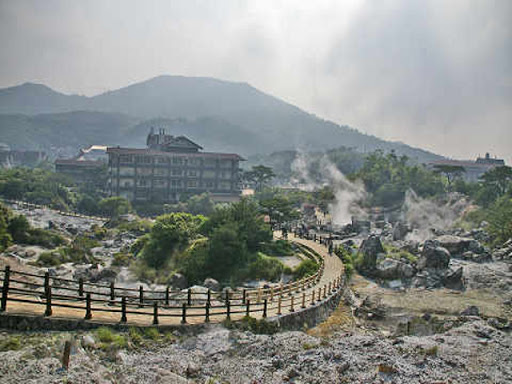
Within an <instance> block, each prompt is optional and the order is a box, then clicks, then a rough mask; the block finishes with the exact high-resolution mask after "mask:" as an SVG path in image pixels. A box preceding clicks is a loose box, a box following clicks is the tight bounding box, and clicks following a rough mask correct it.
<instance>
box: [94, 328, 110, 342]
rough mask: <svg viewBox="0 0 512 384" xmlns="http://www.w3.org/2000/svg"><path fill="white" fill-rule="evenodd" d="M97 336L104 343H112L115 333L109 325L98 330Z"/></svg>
mask: <svg viewBox="0 0 512 384" xmlns="http://www.w3.org/2000/svg"><path fill="white" fill-rule="evenodd" d="M96 336H97V337H98V340H99V341H101V342H102V343H111V342H113V341H114V333H113V332H112V330H111V329H110V328H108V327H100V328H98V329H97V330H96Z"/></svg>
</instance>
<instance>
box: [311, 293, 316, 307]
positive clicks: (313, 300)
mask: <svg viewBox="0 0 512 384" xmlns="http://www.w3.org/2000/svg"><path fill="white" fill-rule="evenodd" d="M313 304H315V290H314V289H313V291H311V305H313Z"/></svg>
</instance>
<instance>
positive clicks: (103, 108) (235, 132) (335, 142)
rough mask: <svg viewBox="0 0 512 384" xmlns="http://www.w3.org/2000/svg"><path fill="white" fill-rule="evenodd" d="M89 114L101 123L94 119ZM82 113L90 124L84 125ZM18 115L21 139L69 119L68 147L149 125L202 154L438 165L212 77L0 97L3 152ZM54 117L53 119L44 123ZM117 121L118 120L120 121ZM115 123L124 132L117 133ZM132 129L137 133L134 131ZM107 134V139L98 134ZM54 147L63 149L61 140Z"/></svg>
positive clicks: (1, 93)
mask: <svg viewBox="0 0 512 384" xmlns="http://www.w3.org/2000/svg"><path fill="white" fill-rule="evenodd" d="M77 111H81V112H82V114H81V115H80V116H79V118H77V115H73V114H72V112H77ZM95 112H101V113H104V115H94V113H95ZM87 113H91V114H92V115H91V116H92V117H91V118H85V114H87ZM20 114H21V115H24V116H26V117H25V118H24V119H21V120H24V122H23V129H20V132H32V133H33V132H34V131H37V130H38V126H42V127H44V129H43V131H45V132H46V133H47V134H50V136H51V121H54V123H55V126H56V127H59V132H62V127H60V125H59V124H62V121H63V120H66V119H67V122H68V125H69V128H68V129H69V133H70V134H71V135H72V136H73V140H70V142H71V141H72V143H73V145H76V144H77V142H80V140H81V139H82V138H83V140H84V141H85V138H87V142H88V141H89V140H90V132H92V131H94V132H98V137H97V138H98V141H103V142H105V140H107V139H108V140H111V139H115V138H116V135H117V137H118V142H119V143H121V142H129V143H130V144H132V145H133V143H137V142H138V143H140V145H142V144H143V143H144V137H145V135H146V134H147V131H146V132H142V131H141V128H140V125H141V124H142V126H144V127H147V126H148V123H147V122H151V121H153V122H154V123H156V122H158V123H159V124H162V125H164V126H165V127H167V128H170V129H171V130H172V131H173V132H177V133H180V134H187V133H188V134H190V135H191V136H192V137H193V138H194V139H195V140H197V141H198V142H199V143H200V144H201V145H203V146H204V147H205V148H206V149H208V148H210V147H212V148H215V149H216V150H225V148H228V147H230V148H231V150H233V149H236V148H235V146H234V145H232V143H236V144H237V146H236V147H237V148H239V152H241V154H242V155H251V154H257V153H272V152H275V151H280V150H287V149H297V148H299V149H303V150H327V149H332V148H336V147H340V146H345V147H355V148H357V149H358V150H359V151H365V152H367V151H372V150H375V149H382V150H385V151H389V150H395V151H397V153H399V154H406V155H408V156H409V157H411V158H413V159H416V160H417V161H421V162H423V161H430V160H434V159H439V158H442V157H441V156H439V155H436V154H434V153H431V152H429V151H426V150H423V149H419V148H413V147H410V146H408V145H406V144H402V143H397V142H388V141H385V140H382V139H379V138H377V137H375V136H371V135H367V134H364V133H362V132H359V131H357V130H355V129H353V128H351V127H348V126H344V125H338V124H336V123H333V122H331V121H328V120H323V119H321V118H318V117H317V116H315V115H313V114H311V113H308V112H306V111H304V110H302V109H300V108H299V107H297V106H295V105H293V104H290V103H288V102H286V101H283V100H281V99H279V98H277V97H275V96H272V95H269V94H266V93H265V92H262V91H260V90H259V89H257V88H255V87H253V86H251V85H250V84H248V83H238V82H229V81H225V80H219V79H215V78H212V77H186V76H171V75H161V76H157V77H154V78H151V79H148V80H145V81H142V82H138V83H133V84H130V85H128V86H126V87H123V88H119V89H116V90H112V91H107V92H103V93H101V94H98V95H95V96H79V95H65V94H63V93H60V92H58V91H55V90H53V89H51V88H50V87H47V86H46V85H44V84H36V83H24V84H22V85H19V86H14V87H9V88H4V89H0V130H1V131H2V132H3V133H6V132H9V135H8V136H9V138H10V139H9V140H10V141H11V142H10V143H9V142H8V143H7V144H13V145H14V146H18V147H19V146H20V145H21V144H22V143H23V137H22V136H20V137H18V138H16V132H13V129H14V130H16V128H18V129H19V128H20V126H17V125H16V124H13V121H17V122H18V123H19V122H20V121H21V120H20V118H19V117H18V118H17V119H15V118H14V117H13V116H15V115H20ZM52 114H53V115H54V116H53V118H52V117H49V116H48V115H52ZM110 114H112V116H110ZM118 115H122V116H124V118H123V119H119V118H118ZM45 116H46V117H45ZM116 116H117V117H116ZM98 117H103V118H104V120H105V121H100V120H101V119H100V120H98ZM84 119H85V123H84ZM180 119H181V120H180ZM109 120H113V121H115V122H116V124H114V126H113V127H112V128H111V129H109V128H108V124H107V123H108V121H109ZM93 121H96V122H97V124H96V125H94V123H93ZM121 121H123V122H125V123H126V124H128V125H127V126H123V127H121V126H118V125H117V123H119V122H121ZM144 122H146V123H144ZM198 124H203V126H202V127H199V126H198ZM223 124H224V126H222V125H223ZM137 125H139V128H138V129H135V130H134V129H133V128H134V127H135V126H137ZM98 127H102V128H101V129H97V128H98ZM105 129H106V130H107V131H109V132H102V130H105ZM87 130H89V132H86V131H87ZM127 132H131V134H130V135H129V140H125V138H123V137H122V135H123V134H126V133H127ZM132 134H133V136H132ZM216 135H217V136H218V137H216ZM2 136H4V135H2ZM66 136H67V135H66ZM0 141H4V140H2V139H1V138H0ZM32 141H33V140H32ZM43 141H44V140H43ZM59 142H61V143H65V142H66V141H65V140H63V138H59ZM230 143H231V144H230Z"/></svg>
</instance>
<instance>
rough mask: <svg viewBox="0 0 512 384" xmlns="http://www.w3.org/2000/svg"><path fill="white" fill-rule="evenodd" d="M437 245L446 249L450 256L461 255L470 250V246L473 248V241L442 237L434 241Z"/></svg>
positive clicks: (447, 236)
mask: <svg viewBox="0 0 512 384" xmlns="http://www.w3.org/2000/svg"><path fill="white" fill-rule="evenodd" d="M436 240H437V241H438V242H439V245H440V246H441V247H443V248H446V249H447V250H448V251H449V252H450V254H451V255H462V254H463V253H464V252H466V251H468V250H470V245H472V246H473V247H475V244H474V241H475V240H473V239H467V238H464V237H459V236H453V235H443V236H439V237H438V238H437V239H436Z"/></svg>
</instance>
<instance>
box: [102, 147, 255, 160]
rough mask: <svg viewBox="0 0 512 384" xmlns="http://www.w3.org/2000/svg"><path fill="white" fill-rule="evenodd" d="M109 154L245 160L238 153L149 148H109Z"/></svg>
mask: <svg viewBox="0 0 512 384" xmlns="http://www.w3.org/2000/svg"><path fill="white" fill-rule="evenodd" d="M107 153H116V154H119V155H149V156H165V157H174V156H181V157H210V158H221V159H232V160H238V161H244V160H245V159H244V158H243V157H241V156H240V155H237V154H236V153H218V152H167V151H157V150H155V149H149V148H122V147H108V148H107Z"/></svg>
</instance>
